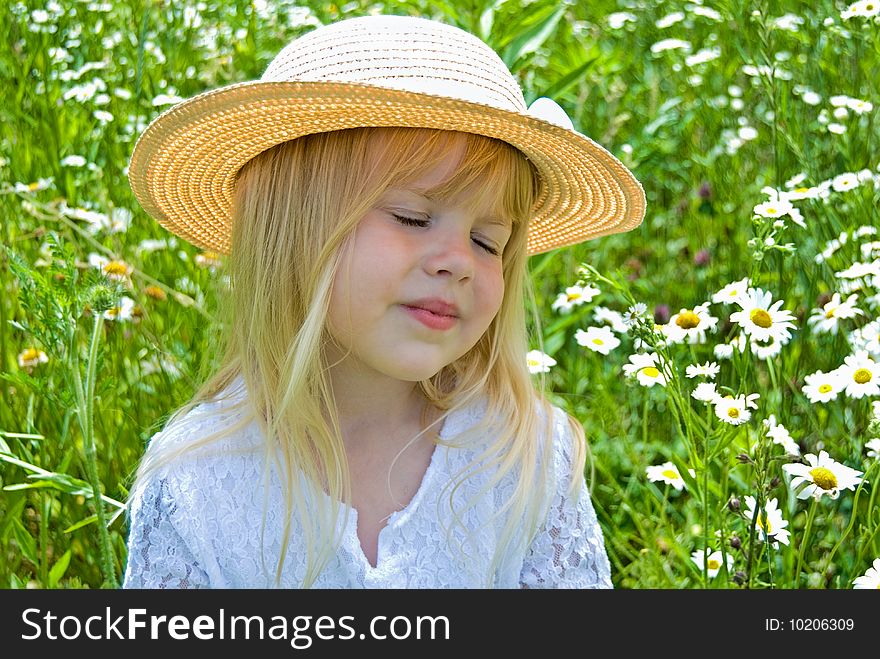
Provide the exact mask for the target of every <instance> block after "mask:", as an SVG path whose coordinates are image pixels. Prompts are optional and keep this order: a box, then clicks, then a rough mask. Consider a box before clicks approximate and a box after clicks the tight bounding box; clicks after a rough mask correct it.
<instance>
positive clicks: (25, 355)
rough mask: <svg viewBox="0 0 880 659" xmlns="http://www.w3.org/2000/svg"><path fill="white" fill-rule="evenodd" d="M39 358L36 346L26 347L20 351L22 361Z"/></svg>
mask: <svg viewBox="0 0 880 659" xmlns="http://www.w3.org/2000/svg"><path fill="white" fill-rule="evenodd" d="M39 358H40V352H39V350H37V349H36V348H28V349H26V350H23V351H22V353H21V359H22V361H26V362H30V361H33V360H35V359H39Z"/></svg>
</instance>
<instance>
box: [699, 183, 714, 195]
mask: <svg viewBox="0 0 880 659" xmlns="http://www.w3.org/2000/svg"><path fill="white" fill-rule="evenodd" d="M697 196H699V197H700V199H708V198H709V197H711V196H712V186H711V185H710V184H709V182H708V181H703V184H702V185H701V186H700V189H699V190H698V191H697Z"/></svg>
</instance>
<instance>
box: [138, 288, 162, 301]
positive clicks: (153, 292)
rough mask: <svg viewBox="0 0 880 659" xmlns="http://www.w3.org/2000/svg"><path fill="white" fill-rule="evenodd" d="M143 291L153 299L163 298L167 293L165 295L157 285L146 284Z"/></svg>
mask: <svg viewBox="0 0 880 659" xmlns="http://www.w3.org/2000/svg"><path fill="white" fill-rule="evenodd" d="M144 293H146V294H147V295H149V296H150V297H151V298H153V299H154V300H164V299H166V298H167V297H168V296H167V295H165V291H163V290H162V289H161V288H159V287H158V286H147V287H146V288H145V289H144Z"/></svg>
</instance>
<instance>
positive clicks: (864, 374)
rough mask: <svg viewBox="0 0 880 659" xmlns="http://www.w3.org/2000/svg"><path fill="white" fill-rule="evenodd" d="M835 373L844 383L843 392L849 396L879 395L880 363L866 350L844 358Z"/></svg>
mask: <svg viewBox="0 0 880 659" xmlns="http://www.w3.org/2000/svg"><path fill="white" fill-rule="evenodd" d="M837 374H838V375H839V376H840V379H841V380H843V382H845V383H846V386H845V388H844V390H843V393H845V394H846V395H847V396H849V397H850V398H861V397H862V396H878V395H880V364H878V363H877V362H875V361H874V360H873V359H871V357H870V356H869V355H868V352H867V351H866V350H859V351H858V352H856V353H855V354H852V355H848V356H847V357H846V358H844V360H843V365H842V366H840V367H839V368H838V369H837Z"/></svg>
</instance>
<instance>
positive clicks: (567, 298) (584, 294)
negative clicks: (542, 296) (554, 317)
mask: <svg viewBox="0 0 880 659" xmlns="http://www.w3.org/2000/svg"><path fill="white" fill-rule="evenodd" d="M599 293H601V291H600V290H599V289H598V288H595V287H593V286H590V285H589V284H588V285H586V286H577V285H575V286H569V287H568V288H566V289H565V292H564V293H560V294H559V295H558V296H557V297H556V300H555V301H554V302H553V304H552V305H551V308H552V309H553V310H554V311H559V312H560V313H568V312H569V311H571V310H572V308H573V307H575V306H577V305H580V304H585V303H586V302H589V301H590V300H592V299H593V298H594V297H596V296H597V295H598V294H599Z"/></svg>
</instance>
